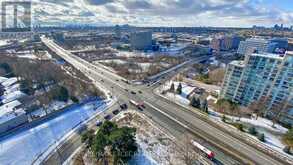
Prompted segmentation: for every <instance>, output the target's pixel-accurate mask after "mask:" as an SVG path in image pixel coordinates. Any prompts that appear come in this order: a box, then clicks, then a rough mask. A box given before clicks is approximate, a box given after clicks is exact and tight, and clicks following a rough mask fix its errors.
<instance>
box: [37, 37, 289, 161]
mask: <svg viewBox="0 0 293 165" xmlns="http://www.w3.org/2000/svg"><path fill="white" fill-rule="evenodd" d="M42 41H43V43H44V44H45V45H46V46H47V47H48V48H50V49H51V50H52V51H54V52H55V53H56V54H57V55H59V56H60V57H62V58H63V59H64V60H66V61H67V62H68V63H70V64H71V65H73V66H74V67H76V68H77V69H79V70H80V71H82V72H83V73H85V74H86V75H87V76H88V77H89V78H91V79H92V80H93V81H94V82H95V83H96V84H98V85H99V86H103V87H104V88H106V89H108V90H109V91H111V93H112V94H113V95H115V96H116V97H118V100H120V101H121V102H126V101H128V100H129V99H133V100H135V101H143V102H144V103H145V105H146V109H145V110H144V111H143V113H145V114H146V115H148V116H150V117H151V119H153V120H154V121H155V122H157V123H158V124H160V125H162V126H163V127H164V128H166V129H168V130H169V131H170V132H171V133H172V134H173V135H174V136H175V137H176V138H177V139H180V138H183V137H182V136H183V135H184V134H185V133H186V132H187V133H190V134H193V135H195V136H196V137H198V138H200V139H204V142H205V143H206V144H207V145H208V146H210V147H211V148H212V149H214V150H217V153H218V157H217V159H219V161H220V162H221V163H223V164H260V165H264V164H265V165H281V164H288V163H286V162H285V161H284V160H281V159H279V158H277V157H275V156H273V155H268V154H266V153H264V152H262V151H260V150H258V149H256V148H255V147H254V146H251V145H249V144H247V143H245V142H243V141H242V140H240V139H238V138H236V136H233V134H232V133H229V132H228V131H226V130H223V129H221V128H219V127H218V126H216V125H214V124H213V123H212V122H211V121H209V120H208V119H207V118H205V117H203V116H202V115H199V114H197V113H194V112H192V111H190V110H188V109H186V108H184V107H182V106H179V105H177V104H175V103H173V102H171V101H169V100H166V99H164V98H162V97H160V96H158V95H156V94H155V93H153V89H152V88H149V87H146V86H143V85H131V84H128V83H126V82H124V81H121V80H122V79H123V78H122V77H120V76H118V75H116V74H114V73H112V72H110V71H108V70H107V69H105V68H103V67H101V66H95V65H92V64H91V63H89V62H87V61H85V60H83V59H81V58H79V57H77V56H74V55H73V54H71V53H70V52H69V51H66V50H64V49H63V48H61V47H60V46H58V45H57V44H56V43H54V42H53V41H52V40H49V39H47V38H42ZM197 60H198V59H197ZM200 60H202V59H200ZM200 60H199V61H200ZM101 80H103V81H101ZM129 91H135V92H137V91H142V93H141V94H136V95H133V94H131V93H130V92H129ZM137 93H138V92H137Z"/></svg>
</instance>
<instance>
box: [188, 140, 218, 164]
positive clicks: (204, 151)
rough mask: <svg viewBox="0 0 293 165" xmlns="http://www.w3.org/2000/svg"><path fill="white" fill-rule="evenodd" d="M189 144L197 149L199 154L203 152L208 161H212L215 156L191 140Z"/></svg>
mask: <svg viewBox="0 0 293 165" xmlns="http://www.w3.org/2000/svg"><path fill="white" fill-rule="evenodd" d="M191 144H192V145H193V146H194V147H196V148H197V149H199V150H200V151H201V152H203V153H204V154H205V155H206V156H207V157H208V158H209V159H211V160H212V159H214V157H215V154H214V153H213V152H212V151H210V150H209V149H207V148H206V147H204V146H203V145H201V144H199V143H198V142H196V141H194V140H191Z"/></svg>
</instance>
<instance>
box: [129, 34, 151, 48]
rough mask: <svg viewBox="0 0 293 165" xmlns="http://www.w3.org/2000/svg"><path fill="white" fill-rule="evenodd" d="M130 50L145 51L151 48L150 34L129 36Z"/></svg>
mask: <svg viewBox="0 0 293 165" xmlns="http://www.w3.org/2000/svg"><path fill="white" fill-rule="evenodd" d="M130 44H131V48H132V49H135V50H147V49H151V48H152V32H150V31H141V32H134V33H131V35H130Z"/></svg>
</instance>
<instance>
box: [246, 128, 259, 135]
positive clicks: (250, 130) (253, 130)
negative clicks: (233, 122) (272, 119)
mask: <svg viewBox="0 0 293 165" xmlns="http://www.w3.org/2000/svg"><path fill="white" fill-rule="evenodd" d="M248 132H249V133H250V134H251V135H256V134H257V132H256V129H255V127H254V126H252V127H250V128H249V129H248Z"/></svg>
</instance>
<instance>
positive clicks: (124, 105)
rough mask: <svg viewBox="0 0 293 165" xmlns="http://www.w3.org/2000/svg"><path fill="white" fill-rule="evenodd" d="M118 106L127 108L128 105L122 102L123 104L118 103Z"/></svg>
mask: <svg viewBox="0 0 293 165" xmlns="http://www.w3.org/2000/svg"><path fill="white" fill-rule="evenodd" d="M120 108H121V109H127V108H128V106H127V104H125V103H124V104H121V105H120Z"/></svg>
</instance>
